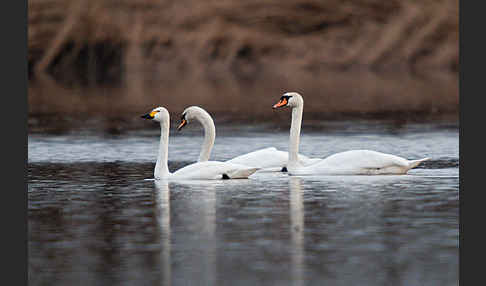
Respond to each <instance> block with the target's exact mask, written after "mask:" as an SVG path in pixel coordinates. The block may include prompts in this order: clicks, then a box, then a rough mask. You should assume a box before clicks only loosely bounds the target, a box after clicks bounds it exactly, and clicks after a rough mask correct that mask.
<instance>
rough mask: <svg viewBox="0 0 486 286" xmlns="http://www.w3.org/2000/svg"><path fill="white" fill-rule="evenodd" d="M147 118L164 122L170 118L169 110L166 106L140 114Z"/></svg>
mask: <svg viewBox="0 0 486 286" xmlns="http://www.w3.org/2000/svg"><path fill="white" fill-rule="evenodd" d="M140 117H142V118H145V119H149V120H153V121H156V122H163V121H168V120H169V112H168V111H167V109H165V108H164V107H157V108H154V109H152V111H151V112H150V113H147V114H145V115H142V116H140Z"/></svg>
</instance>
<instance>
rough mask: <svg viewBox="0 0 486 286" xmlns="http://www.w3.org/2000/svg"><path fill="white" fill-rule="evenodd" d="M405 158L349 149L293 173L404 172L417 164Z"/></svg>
mask: <svg viewBox="0 0 486 286" xmlns="http://www.w3.org/2000/svg"><path fill="white" fill-rule="evenodd" d="M412 162H417V160H414V161H409V160H407V159H404V158H401V157H398V156H395V155H391V154H385V153H381V152H376V151H370V150H351V151H345V152H340V153H336V154H333V155H331V156H329V157H326V158H324V159H322V160H321V161H320V162H317V163H315V164H313V165H310V166H306V167H303V168H300V169H298V170H295V171H294V172H293V173H295V174H340V175H345V174H348V175H377V174H405V173H406V172H407V171H408V170H410V169H411V168H413V167H415V166H416V165H418V164H417V163H412Z"/></svg>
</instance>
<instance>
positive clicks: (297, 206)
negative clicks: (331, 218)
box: [289, 177, 305, 285]
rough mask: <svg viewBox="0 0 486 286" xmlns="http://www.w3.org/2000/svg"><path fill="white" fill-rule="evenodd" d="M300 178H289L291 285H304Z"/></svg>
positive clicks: (302, 203) (302, 216)
mask: <svg viewBox="0 0 486 286" xmlns="http://www.w3.org/2000/svg"><path fill="white" fill-rule="evenodd" d="M300 180H301V178H299V177H291V178H290V180H289V187H290V237H291V239H292V245H291V253H292V255H291V261H292V282H293V283H292V285H304V266H305V265H304V201H303V199H302V191H301V189H300Z"/></svg>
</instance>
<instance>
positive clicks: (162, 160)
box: [154, 120, 170, 179]
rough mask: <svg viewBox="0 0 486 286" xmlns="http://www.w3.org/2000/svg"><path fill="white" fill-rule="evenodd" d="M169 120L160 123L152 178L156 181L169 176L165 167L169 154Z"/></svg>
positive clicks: (166, 166) (167, 168)
mask: <svg viewBox="0 0 486 286" xmlns="http://www.w3.org/2000/svg"><path fill="white" fill-rule="evenodd" d="M169 127H170V125H169V120H167V121H163V122H160V143H159V154H158V156H157V163H155V170H154V177H155V178H156V179H165V178H167V177H168V176H169V167H168V165H167V160H168V154H169Z"/></svg>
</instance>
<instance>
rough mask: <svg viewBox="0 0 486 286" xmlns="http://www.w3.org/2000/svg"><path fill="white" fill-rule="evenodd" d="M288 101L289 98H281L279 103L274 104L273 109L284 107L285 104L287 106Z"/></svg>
mask: <svg viewBox="0 0 486 286" xmlns="http://www.w3.org/2000/svg"><path fill="white" fill-rule="evenodd" d="M287 103H288V100H287V98H285V97H284V98H281V99H280V100H279V101H278V102H277V103H275V104H274V105H273V107H272V108H273V109H276V108H280V107H283V106H287Z"/></svg>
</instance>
